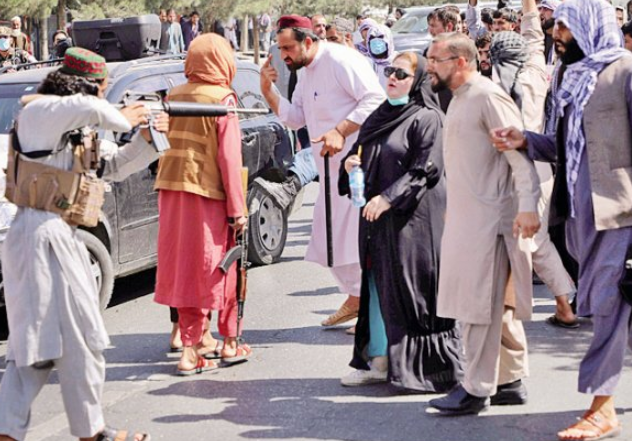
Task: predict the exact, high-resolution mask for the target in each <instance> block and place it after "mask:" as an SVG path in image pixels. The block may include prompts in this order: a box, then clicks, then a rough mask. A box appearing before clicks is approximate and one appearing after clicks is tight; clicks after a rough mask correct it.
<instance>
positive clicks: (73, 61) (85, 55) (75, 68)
mask: <svg viewBox="0 0 632 441" xmlns="http://www.w3.org/2000/svg"><path fill="white" fill-rule="evenodd" d="M60 70H61V72H63V73H67V74H70V75H79V76H81V77H89V78H97V79H103V78H105V77H107V76H108V68H107V66H106V65H105V58H103V57H102V56H101V55H98V54H95V53H94V52H92V51H89V50H87V49H83V48H81V47H71V48H69V49H68V50H67V51H66V55H64V65H63V66H62V67H61V69H60Z"/></svg>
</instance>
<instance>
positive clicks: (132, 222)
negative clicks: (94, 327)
mask: <svg viewBox="0 0 632 441" xmlns="http://www.w3.org/2000/svg"><path fill="white" fill-rule="evenodd" d="M51 70H52V68H40V69H31V70H24V71H20V72H17V73H8V74H4V75H0V168H2V169H4V168H6V157H7V143H8V135H7V134H8V132H9V130H10V128H11V126H12V124H13V120H14V118H15V117H16V115H17V112H18V111H19V108H20V104H19V98H20V97H21V96H22V95H25V94H30V93H35V91H36V90H37V86H38V84H39V83H40V82H41V80H42V79H43V78H44V77H45V76H46V75H47V74H48V73H49V72H50V71H51ZM108 70H109V77H110V78H109V81H110V83H109V84H110V85H109V87H108V89H107V91H106V98H107V100H108V101H110V102H111V103H120V102H121V101H122V98H123V95H124V94H125V92H126V91H128V90H131V91H135V92H142V93H150V92H158V93H160V94H166V93H167V92H168V90H169V89H171V88H172V87H173V86H175V85H178V84H182V83H184V82H185V81H186V78H185V76H184V60H183V58H181V57H179V56H162V57H150V58H144V59H140V60H135V61H130V62H122V63H108ZM233 88H234V90H235V92H236V94H237V96H238V101H239V103H238V105H239V106H240V107H254V108H268V106H267V103H266V102H265V100H264V99H263V96H262V95H261V91H260V89H259V68H258V66H256V65H255V64H253V63H250V62H246V61H238V63H237V76H236V78H235V80H234V82H233ZM240 127H241V131H242V152H243V162H244V165H245V166H246V167H248V170H249V176H248V181H249V184H250V183H252V181H253V180H254V179H255V178H256V177H259V176H264V177H265V178H266V179H269V180H276V181H281V180H282V179H283V177H284V173H285V167H286V165H287V164H289V163H290V161H291V159H292V156H293V143H292V138H291V137H290V136H289V133H288V131H287V130H286V129H285V127H284V126H283V125H282V124H281V123H280V121H279V120H278V119H277V117H276V116H275V115H274V114H273V113H269V114H267V115H241V116H240ZM100 136H101V137H103V138H104V139H110V140H115V139H117V136H118V134H115V133H112V132H107V131H105V132H103V133H101V134H100ZM156 171H157V162H156V163H154V164H152V165H151V166H149V167H148V168H147V169H145V170H141V171H140V172H138V173H135V174H133V175H132V176H130V177H129V178H127V179H126V180H125V181H123V182H120V183H113V184H112V185H111V187H112V190H111V192H109V193H106V200H105V204H104V206H103V213H102V219H101V221H100V223H99V225H98V226H96V227H94V228H85V229H83V230H82V231H80V233H79V234H80V235H81V237H82V239H83V240H84V241H85V243H86V245H87V247H88V250H89V251H90V256H91V261H92V263H93V272H94V275H95V277H96V278H97V282H98V285H99V290H100V301H101V306H102V307H103V308H105V306H107V304H108V302H109V300H110V297H111V295H112V290H113V287H114V279H115V277H120V276H125V275H129V274H132V273H135V272H138V271H141V270H144V269H147V268H151V267H154V266H155V265H156V259H157V258H156V249H157V233H158V193H157V192H156V191H155V190H154V188H153V187H154V181H155V176H156ZM1 181H2V182H1V185H0V190H1V191H2V195H3V194H4V175H2V179H1ZM295 205H296V204H295ZM248 206H249V208H250V225H251V228H250V229H249V230H250V244H251V246H250V254H249V259H250V260H251V261H252V262H254V263H257V264H268V263H272V262H275V261H277V260H278V259H279V258H280V256H281V253H282V252H283V248H284V246H285V240H286V236H287V216H288V212H286V211H283V210H281V209H279V208H278V207H277V206H276V205H275V204H274V203H273V202H272V201H271V200H270V199H269V198H268V197H267V196H264V195H263V194H262V193H260V192H259V190H258V187H257V186H253V187H252V191H250V192H249V196H248ZM14 213H15V206H13V205H12V204H10V203H8V202H7V201H6V200H0V247H1V243H2V241H3V240H4V236H5V235H6V232H7V231H8V229H9V224H10V221H11V219H12V215H13V214H14ZM0 250H1V248H0ZM0 283H1V281H0ZM2 291H3V290H2V289H0V306H3V304H4V301H3V292H2Z"/></svg>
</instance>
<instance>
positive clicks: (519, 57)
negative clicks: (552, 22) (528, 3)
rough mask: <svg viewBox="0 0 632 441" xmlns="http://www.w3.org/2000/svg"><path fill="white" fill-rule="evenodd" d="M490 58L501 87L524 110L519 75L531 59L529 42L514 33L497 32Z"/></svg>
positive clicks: (493, 39)
mask: <svg viewBox="0 0 632 441" xmlns="http://www.w3.org/2000/svg"><path fill="white" fill-rule="evenodd" d="M489 57H490V58H491V60H492V69H494V70H495V71H496V73H497V74H498V78H499V79H500V86H501V87H502V88H503V90H504V91H505V92H507V93H508V94H509V96H511V98H512V99H513V100H514V102H515V103H516V105H517V106H518V108H519V109H520V110H522V97H523V96H524V92H523V91H522V85H521V84H520V82H519V81H518V75H520V72H522V68H523V67H524V64H525V63H526V62H527V60H528V59H529V54H528V52H527V41H526V40H525V39H524V37H523V36H522V35H520V34H518V33H516V32H514V31H503V32H497V33H495V34H494V37H493V38H492V43H491V45H490V46H489Z"/></svg>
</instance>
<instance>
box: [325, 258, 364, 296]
mask: <svg viewBox="0 0 632 441" xmlns="http://www.w3.org/2000/svg"><path fill="white" fill-rule="evenodd" d="M330 269H331V273H332V274H333V276H334V278H335V279H336V282H338V286H339V287H340V291H341V292H343V293H344V294H348V295H350V296H353V297H360V287H361V285H362V268H361V267H360V264H359V263H351V264H349V265H343V266H336V267H334V268H330Z"/></svg>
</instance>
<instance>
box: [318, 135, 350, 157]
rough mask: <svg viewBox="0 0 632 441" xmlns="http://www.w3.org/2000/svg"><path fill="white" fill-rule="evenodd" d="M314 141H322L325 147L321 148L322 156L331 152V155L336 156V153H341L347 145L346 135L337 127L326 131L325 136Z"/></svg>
mask: <svg viewBox="0 0 632 441" xmlns="http://www.w3.org/2000/svg"><path fill="white" fill-rule="evenodd" d="M312 142H313V143H318V142H322V143H323V148H322V149H321V150H320V156H323V157H324V156H325V155H326V154H327V153H329V156H334V155H335V154H336V153H340V152H341V151H342V149H343V148H344V146H345V137H344V136H342V134H341V133H340V132H339V131H338V130H337V129H332V130H330V131H329V132H327V133H325V134H324V135H323V136H321V137H319V138H316V139H312Z"/></svg>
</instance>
